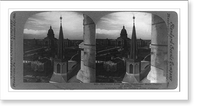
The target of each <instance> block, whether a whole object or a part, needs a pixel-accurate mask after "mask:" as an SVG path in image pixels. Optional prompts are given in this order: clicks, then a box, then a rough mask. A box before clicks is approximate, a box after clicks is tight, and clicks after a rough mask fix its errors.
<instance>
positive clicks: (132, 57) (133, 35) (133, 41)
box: [130, 16, 137, 60]
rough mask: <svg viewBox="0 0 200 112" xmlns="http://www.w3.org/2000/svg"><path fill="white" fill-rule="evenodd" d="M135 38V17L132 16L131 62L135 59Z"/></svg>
mask: <svg viewBox="0 0 200 112" xmlns="http://www.w3.org/2000/svg"><path fill="white" fill-rule="evenodd" d="M136 41H137V38H136V31H135V16H133V31H132V38H131V52H130V58H131V59H133V60H136V59H137V42H136Z"/></svg>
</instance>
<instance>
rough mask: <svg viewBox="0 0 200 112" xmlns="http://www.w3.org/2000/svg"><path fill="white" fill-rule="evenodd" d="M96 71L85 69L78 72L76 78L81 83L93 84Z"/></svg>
mask: <svg viewBox="0 0 200 112" xmlns="http://www.w3.org/2000/svg"><path fill="white" fill-rule="evenodd" d="M95 74H96V71H95V69H92V68H87V69H86V70H79V72H78V73H77V76H76V78H77V79H78V80H80V81H81V82H83V83H94V82H95V79H96V78H95V76H96V75H95Z"/></svg>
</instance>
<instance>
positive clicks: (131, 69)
mask: <svg viewBox="0 0 200 112" xmlns="http://www.w3.org/2000/svg"><path fill="white" fill-rule="evenodd" d="M129 73H133V65H132V64H130V65H129Z"/></svg>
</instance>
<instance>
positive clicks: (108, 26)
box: [97, 12, 151, 39]
mask: <svg viewBox="0 0 200 112" xmlns="http://www.w3.org/2000/svg"><path fill="white" fill-rule="evenodd" d="M133 16H135V22H136V23H135V25H136V36H137V38H141V39H150V38H151V14H149V13H143V12H115V13H111V14H108V15H106V16H104V17H102V18H101V19H100V21H99V22H98V23H97V38H110V39H116V38H117V37H119V36H120V32H121V29H122V27H123V25H124V26H125V29H126V31H127V33H128V37H129V38H131V35H132V28H133Z"/></svg>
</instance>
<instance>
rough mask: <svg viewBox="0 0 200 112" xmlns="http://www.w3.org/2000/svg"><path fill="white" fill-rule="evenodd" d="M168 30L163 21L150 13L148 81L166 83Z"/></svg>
mask: <svg viewBox="0 0 200 112" xmlns="http://www.w3.org/2000/svg"><path fill="white" fill-rule="evenodd" d="M167 45H168V30H167V26H166V23H165V21H164V20H163V19H162V18H160V17H159V16H157V15H152V29H151V71H150V72H149V74H148V76H147V79H148V80H150V83H166V74H167V49H168V48H167Z"/></svg>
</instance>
